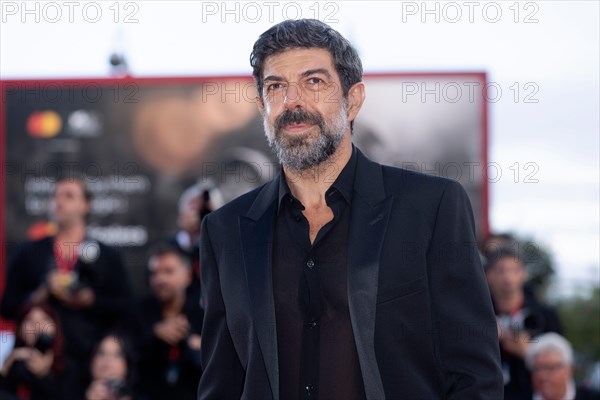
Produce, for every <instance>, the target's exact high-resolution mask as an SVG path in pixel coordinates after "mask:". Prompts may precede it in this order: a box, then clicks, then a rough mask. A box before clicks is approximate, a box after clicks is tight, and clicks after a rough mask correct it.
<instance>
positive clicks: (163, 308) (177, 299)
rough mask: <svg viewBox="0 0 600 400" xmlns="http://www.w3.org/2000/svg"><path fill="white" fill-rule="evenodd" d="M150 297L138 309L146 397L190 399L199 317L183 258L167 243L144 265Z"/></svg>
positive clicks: (194, 383)
mask: <svg viewBox="0 0 600 400" xmlns="http://www.w3.org/2000/svg"><path fill="white" fill-rule="evenodd" d="M148 274H149V284H150V289H151V291H152V294H151V295H150V296H148V297H147V298H146V299H144V301H143V302H142V304H141V308H140V317H141V319H142V326H143V329H142V337H141V338H140V340H139V343H140V345H141V347H142V349H141V352H140V353H141V362H140V375H141V380H142V382H144V389H145V393H146V395H147V397H148V398H150V399H156V400H163V399H178V400H186V399H190V400H195V399H196V397H197V389H198V382H199V380H200V375H201V367H200V346H201V338H200V332H201V329H202V318H203V312H202V309H201V308H200V306H199V304H198V302H199V299H198V298H197V297H196V296H191V295H190V294H189V293H188V292H187V291H186V288H187V287H188V285H189V283H190V280H191V279H192V271H191V267H190V263H189V260H188V258H187V257H186V255H185V254H182V253H181V252H180V251H179V250H178V249H177V248H175V247H173V246H172V245H169V244H167V243H164V244H161V245H159V246H157V247H155V248H154V249H153V251H152V254H151V256H150V259H149V261H148Z"/></svg>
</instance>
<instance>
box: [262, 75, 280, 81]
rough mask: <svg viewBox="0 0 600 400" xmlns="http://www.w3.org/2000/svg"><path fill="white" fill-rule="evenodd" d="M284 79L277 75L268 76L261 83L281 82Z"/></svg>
mask: <svg viewBox="0 0 600 400" xmlns="http://www.w3.org/2000/svg"><path fill="white" fill-rule="evenodd" d="M283 80H284V79H283V78H282V77H281V76H277V75H269V76H267V77H266V78H264V79H263V82H266V81H283Z"/></svg>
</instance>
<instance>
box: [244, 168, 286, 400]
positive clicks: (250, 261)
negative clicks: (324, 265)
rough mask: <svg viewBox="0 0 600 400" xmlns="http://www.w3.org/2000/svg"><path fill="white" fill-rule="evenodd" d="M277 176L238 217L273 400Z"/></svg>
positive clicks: (276, 376)
mask: <svg viewBox="0 0 600 400" xmlns="http://www.w3.org/2000/svg"><path fill="white" fill-rule="evenodd" d="M277 185H278V179H277V178H276V179H273V180H272V181H271V182H269V183H268V184H267V185H266V186H264V187H263V189H262V190H261V191H260V192H259V194H258V196H257V197H256V199H255V201H254V203H253V204H252V206H251V207H250V209H249V211H248V213H247V214H246V215H242V216H240V217H239V227H240V239H241V245H242V253H243V260H244V267H245V271H246V281H247V283H248V290H249V295H250V303H251V304H250V306H251V309H252V317H253V320H254V327H255V329H256V335H257V337H258V342H259V345H260V349H261V351H262V356H263V359H264V362H265V367H266V370H267V375H268V377H269V382H270V383H271V391H272V395H273V399H276V400H277V399H279V361H278V357H277V332H276V330H275V304H274V300H273V280H272V274H271V272H272V268H271V259H272V257H271V256H272V244H273V230H274V229H273V226H274V225H273V224H274V221H275V210H276V206H277V202H276V201H275V200H276V198H277V188H278V186H277Z"/></svg>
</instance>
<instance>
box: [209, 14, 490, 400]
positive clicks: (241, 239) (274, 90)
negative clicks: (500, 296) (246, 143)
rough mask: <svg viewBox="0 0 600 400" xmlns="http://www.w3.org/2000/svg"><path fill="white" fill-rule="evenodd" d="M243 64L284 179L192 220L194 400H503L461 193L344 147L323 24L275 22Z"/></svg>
mask: <svg viewBox="0 0 600 400" xmlns="http://www.w3.org/2000/svg"><path fill="white" fill-rule="evenodd" d="M251 64H252V66H253V68H254V78H255V80H256V83H257V88H258V97H257V104H258V108H259V110H260V112H261V113H262V116H263V120H264V127H265V133H266V136H267V140H268V142H269V144H270V146H271V147H272V149H273V150H274V152H275V153H276V154H277V157H278V158H279V160H280V163H281V164H282V171H281V172H280V173H279V174H278V175H277V176H276V177H275V178H274V179H273V180H272V181H271V182H269V183H267V184H265V185H263V186H261V187H259V188H258V189H256V190H253V191H251V192H249V193H247V194H245V195H243V196H241V197H239V198H237V199H236V200H233V201H231V202H230V203H228V204H227V205H225V206H223V207H222V208H220V209H219V210H217V211H215V212H213V213H211V214H210V215H208V216H207V217H206V218H205V219H204V221H203V223H202V228H201V247H200V254H201V285H202V298H201V303H202V306H203V308H204V312H205V314H204V321H203V327H202V349H201V359H202V367H203V375H202V378H201V380H200V385H199V388H198V398H199V399H240V398H242V399H261V400H262V399H281V400H288V399H300V398H302V399H309V398H311V399H312V398H320V399H327V400H331V399H343V400H348V399H388V400H390V399H393V400H396V399H427V400H430V399H442V398H444V399H500V398H502V375H501V372H500V365H499V350H498V342H497V340H498V337H497V326H496V322H495V319H494V314H493V310H492V305H491V299H490V294H489V291H488V289H487V285H486V283H485V277H484V274H483V269H482V268H481V265H480V260H479V257H478V252H477V246H476V242H475V231H474V223H473V217H472V211H471V207H470V203H469V201H468V198H467V195H466V193H465V191H464V190H463V189H462V187H461V186H460V184H458V183H457V182H454V181H451V180H447V179H443V178H439V177H430V176H425V175H422V174H419V173H415V172H409V171H406V170H402V169H399V168H393V167H388V166H383V165H380V164H377V163H375V162H373V161H371V160H369V159H368V158H366V157H365V156H364V155H363V154H362V153H361V151H360V150H358V149H357V148H356V147H354V146H353V145H352V141H351V134H352V123H353V121H354V119H355V117H356V115H357V114H358V112H359V110H360V108H361V105H362V103H363V101H364V98H365V88H364V84H363V83H362V65H361V62H360V59H359V57H358V55H357V53H356V51H355V50H354V48H352V46H351V45H350V43H349V42H348V41H347V40H346V39H344V38H343V37H342V36H341V35H340V34H339V33H338V32H336V31H335V30H333V29H331V28H330V27H329V26H327V25H326V24H324V23H322V22H320V21H316V20H295V21H285V22H282V23H280V24H278V25H275V26H274V27H272V28H271V29H269V30H268V31H266V32H265V33H263V34H262V35H261V36H260V38H259V39H258V41H257V42H256V43H255V44H254V49H253V52H252V55H251Z"/></svg>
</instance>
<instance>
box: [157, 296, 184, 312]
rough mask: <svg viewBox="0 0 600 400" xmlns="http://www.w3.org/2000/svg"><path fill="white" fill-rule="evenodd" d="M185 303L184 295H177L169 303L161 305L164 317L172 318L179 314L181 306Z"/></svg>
mask: <svg viewBox="0 0 600 400" xmlns="http://www.w3.org/2000/svg"><path fill="white" fill-rule="evenodd" d="M184 303H185V293H182V292H179V293H177V294H176V295H175V296H174V297H173V298H172V299H171V300H170V301H166V302H164V303H162V304H161V308H162V312H163V316H164V317H173V316H176V315H179V314H181V310H182V309H183V304H184Z"/></svg>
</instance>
